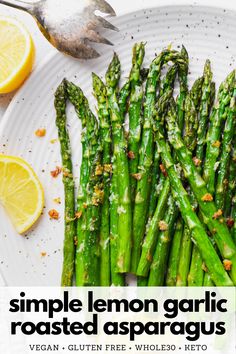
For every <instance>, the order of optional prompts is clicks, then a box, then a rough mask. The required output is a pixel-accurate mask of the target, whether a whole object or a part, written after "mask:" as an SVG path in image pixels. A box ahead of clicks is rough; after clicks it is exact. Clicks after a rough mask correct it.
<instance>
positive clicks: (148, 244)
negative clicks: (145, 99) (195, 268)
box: [137, 66, 176, 276]
mask: <svg viewBox="0 0 236 354" xmlns="http://www.w3.org/2000/svg"><path fill="white" fill-rule="evenodd" d="M175 76H176V66H174V67H171V68H170V69H169V71H168V72H167V75H166V77H165V78H164V80H163V82H162V83H161V90H160V98H159V100H158V103H157V111H156V113H155V114H161V113H162V112H163V110H165V105H166V102H168V98H169V97H170V96H171V95H172V93H173V87H174V82H175ZM153 129H154V130H155V127H154V126H153ZM156 152H157V154H158V158H159V152H158V150H157V151H156ZM163 176H164V175H163V174H162V176H161V177H160V181H159V184H160V187H161V188H162V191H161V193H160V196H159V199H158V203H157V206H156V210H155V212H154V214H153V217H152V218H151V219H150V220H149V222H148V228H147V235H146V237H145V239H144V242H143V244H142V250H141V256H140V260H139V263H138V268H137V275H138V276H147V275H148V272H149V269H150V265H151V263H152V258H153V253H154V249H155V246H156V243H157V239H158V235H159V230H158V228H159V226H158V225H159V223H160V221H161V219H162V217H163V216H164V210H165V206H166V204H167V201H168V203H169V204H170V205H172V204H173V202H172V200H171V199H172V196H171V197H169V192H170V183H169V180H168V179H165V178H163ZM168 198H169V199H170V200H168ZM149 212H150V210H149ZM172 217H173V218H174V215H172ZM168 222H169V223H170V224H171V223H172V220H171V218H168Z"/></svg>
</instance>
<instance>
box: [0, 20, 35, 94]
mask: <svg viewBox="0 0 236 354" xmlns="http://www.w3.org/2000/svg"><path fill="white" fill-rule="evenodd" d="M33 63H34V44H33V40H32V37H31V35H30V34H29V33H28V31H27V30H26V28H25V27H24V26H23V25H22V24H21V23H20V22H18V21H17V20H15V19H13V18H10V17H3V16H0V93H8V92H11V91H13V90H15V89H17V88H18V87H19V86H20V85H21V84H22V83H23V81H24V80H25V79H26V78H27V76H28V75H29V73H30V72H31V70H32V67H33Z"/></svg>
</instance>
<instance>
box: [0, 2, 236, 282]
mask: <svg viewBox="0 0 236 354" xmlns="http://www.w3.org/2000/svg"><path fill="white" fill-rule="evenodd" d="M202 2H203V1H202ZM110 3H111V4H112V5H113V6H114V8H115V9H116V10H117V12H118V13H119V12H122V11H124V10H125V11H127V10H128V9H127V8H125V9H124V8H122V5H121V4H123V6H124V1H119V2H118V1H110ZM118 3H119V4H118ZM128 3H129V6H131V5H130V3H132V4H133V6H135V7H137V8H139V7H140V6H141V7H142V8H143V7H144V5H143V4H145V5H146V6H148V5H150V6H153V5H155V4H157V3H158V4H160V5H163V4H164V3H165V4H167V5H168V6H167V7H161V8H160V9H153V10H147V11H140V12H137V13H135V14H134V13H133V14H130V15H125V16H124V17H119V18H114V19H112V22H113V23H114V24H115V25H116V26H118V27H119V28H120V32H119V33H115V32H114V33H109V39H111V41H112V42H113V43H114V44H115V47H114V48H111V47H104V46H99V50H100V51H101V52H104V55H103V56H102V57H101V58H99V59H97V60H95V61H88V62H79V61H76V60H73V59H70V58H67V57H65V56H63V55H61V54H56V55H55V56H53V57H52V58H51V60H49V61H48V62H47V63H45V64H43V65H41V67H38V68H37V67H36V69H35V70H34V72H33V74H32V75H31V77H30V78H29V79H28V80H27V82H26V83H25V85H24V86H23V87H22V89H21V90H20V91H19V92H18V94H17V95H16V97H15V100H14V104H12V105H11V107H10V108H9V110H8V112H7V114H6V116H5V117H4V119H3V122H2V123H3V124H2V126H1V129H2V130H0V152H4V153H8V154H12V155H14V154H15V155H19V156H22V157H24V158H25V159H26V160H27V161H29V162H30V163H31V164H32V166H33V167H34V169H35V171H36V172H37V173H38V175H39V177H40V179H41V181H42V183H43V185H44V188H45V192H46V210H45V215H44V216H43V217H42V218H41V220H40V222H39V223H38V225H37V226H36V227H35V228H34V230H33V231H32V232H31V233H30V234H29V235H28V237H27V239H24V238H22V237H20V236H18V235H17V234H16V233H15V232H14V230H13V228H12V226H11V224H10V223H9V222H8V221H7V219H6V216H5V215H4V212H3V210H2V209H0V225H1V229H0V269H1V271H2V273H3V276H4V278H5V279H6V280H7V281H6V283H7V284H8V285H13V286H16V285H19V286H20V285H28V286H30V285H59V283H60V272H61V260H62V252H61V248H62V243H63V217H62V218H61V220H60V221H58V222H57V221H49V218H48V215H47V211H48V210H49V209H51V208H53V207H54V208H56V209H58V210H59V211H60V213H61V215H62V213H63V210H62V206H60V207H58V205H55V204H54V203H53V201H52V199H53V198H56V197H58V196H60V197H61V198H62V199H63V186H62V183H61V179H60V178H58V179H55V180H54V179H52V178H51V177H50V171H51V170H52V169H54V168H55V166H56V165H60V154H59V145H58V144H54V145H52V144H50V140H51V139H53V138H55V137H56V136H57V132H56V129H55V126H54V109H53V92H54V90H55V88H56V86H57V85H58V83H59V82H60V81H61V79H62V78H63V77H64V76H66V77H67V78H69V79H72V80H73V81H75V82H76V83H78V84H79V85H80V86H81V87H82V88H83V89H84V91H85V93H86V94H87V95H88V96H89V97H90V98H91V71H95V72H96V73H98V74H100V75H104V71H105V69H106V68H107V65H108V63H109V61H110V59H111V56H112V51H113V49H115V50H116V51H117V52H118V54H119V56H120V58H121V62H122V68H123V71H124V73H123V78H124V77H125V76H127V75H128V72H129V68H130V60H131V47H132V44H133V43H135V42H136V41H141V40H144V41H147V47H146V52H147V54H146V59H145V61H146V65H147V64H148V63H150V61H151V59H152V58H153V56H154V53H155V52H158V51H160V50H161V49H162V48H163V47H164V46H167V45H168V44H169V43H170V42H172V43H173V47H177V46H180V45H181V44H182V43H183V44H184V45H185V46H186V47H187V49H188V51H189V54H190V62H191V65H190V71H191V77H195V78H196V76H198V75H200V74H201V71H202V67H203V64H204V61H205V59H206V58H210V59H211V60H212V64H213V69H214V73H215V78H216V81H217V83H219V82H220V81H221V80H222V79H223V78H224V77H225V75H226V74H227V73H228V72H229V71H230V70H231V68H232V67H234V66H235V64H234V60H235V57H236V55H235V54H236V53H235V48H236V38H235V35H234V34H235V32H236V21H235V19H236V14H235V13H234V12H230V11H226V10H223V9H222V8H221V9H214V8H207V7H196V6H194V7H185V6H183V7H170V6H169V5H170V4H171V3H180V1H141V0H140V1H136V2H133V1H130V2H127V4H128ZM134 3H135V5H134ZM184 3H186V1H184ZM147 4H148V5H147ZM211 4H213V3H212V2H211ZM227 4H228V6H229V5H230V4H232V2H230V1H228V3H227ZM118 6H119V8H118ZM129 9H130V8H129ZM15 13H16V12H15ZM18 13H19V12H17V14H18ZM21 16H26V17H25V19H26V18H27V24H28V26H29V28H30V29H32V33H33V35H34V38H35V41H36V46H37V47H38V50H37V52H38V54H37V62H40V61H41V60H42V58H43V57H44V56H45V55H46V54H47V53H48V52H49V51H52V52H53V51H54V52H55V50H54V49H51V48H50V47H49V46H48V44H47V43H46V41H45V40H44V39H43V37H42V36H41V34H40V33H39V31H38V30H37V27H36V26H35V24H34V23H33V22H32V21H31V19H30V18H28V16H27V15H25V14H23V15H21ZM28 21H29V22H28ZM106 34H107V32H106ZM37 43H38V44H37ZM91 102H93V101H91ZM71 112H72V111H71ZM70 125H71V126H72V127H71V133H72V134H71V138H72V150H73V157H74V166H75V174H76V175H77V177H78V170H79V169H78V165H79V163H80V149H79V140H80V135H79V128H80V127H79V124H78V120H77V119H74V115H73V114H70ZM40 127H45V128H46V129H47V135H46V137H45V138H43V139H39V138H36V137H35V135H34V131H35V130H36V129H37V128H40ZM43 171H44V172H43ZM41 252H47V256H46V257H41Z"/></svg>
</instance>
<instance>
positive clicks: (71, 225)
mask: <svg viewBox="0 0 236 354" xmlns="http://www.w3.org/2000/svg"><path fill="white" fill-rule="evenodd" d="M66 100H67V93H66V82H65V80H63V81H62V83H61V84H60V85H59V86H58V88H57V90H56V93H55V102H54V104H55V109H56V126H57V129H58V136H59V141H60V147H61V158H62V166H63V171H64V173H63V184H64V191H65V238H64V252H63V253H64V259H63V268H62V279H61V284H62V286H71V285H72V283H73V275H74V254H75V236H76V223H75V201H74V192H75V191H74V180H73V174H72V173H73V171H72V161H71V149H70V138H69V134H68V132H67V128H66Z"/></svg>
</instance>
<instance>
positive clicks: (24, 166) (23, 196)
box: [0, 155, 44, 234]
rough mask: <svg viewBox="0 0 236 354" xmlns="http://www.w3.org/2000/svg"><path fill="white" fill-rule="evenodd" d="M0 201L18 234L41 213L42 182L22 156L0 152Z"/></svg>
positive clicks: (25, 229)
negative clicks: (1, 153) (0, 153)
mask: <svg viewBox="0 0 236 354" xmlns="http://www.w3.org/2000/svg"><path fill="white" fill-rule="evenodd" d="M0 203H1V204H2V205H3V207H4V208H5V210H6V211H7V213H8V215H9V217H10V219H11V221H12V223H13V225H14V226H15V228H16V230H17V232H19V233H20V234H22V233H24V232H26V231H27V230H28V229H29V228H30V227H31V226H32V225H33V224H34V223H35V222H36V221H37V220H38V218H39V216H40V215H41V213H42V210H43V206H44V193H43V188H42V185H41V183H40V181H39V179H38V177H37V176H36V174H35V172H34V171H33V169H32V167H30V166H29V164H28V163H27V162H25V161H24V160H22V159H21V158H18V157H13V156H6V155H0Z"/></svg>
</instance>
